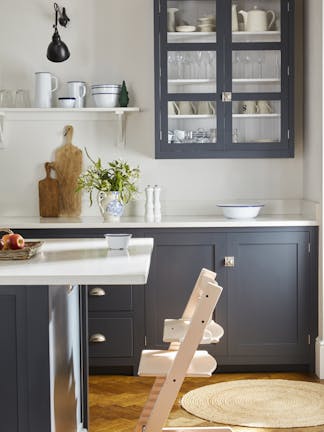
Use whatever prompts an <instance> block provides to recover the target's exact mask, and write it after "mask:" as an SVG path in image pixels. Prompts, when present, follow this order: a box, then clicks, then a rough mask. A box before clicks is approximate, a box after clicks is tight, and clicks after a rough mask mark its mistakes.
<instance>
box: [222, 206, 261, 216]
mask: <svg viewBox="0 0 324 432" xmlns="http://www.w3.org/2000/svg"><path fill="white" fill-rule="evenodd" d="M217 207H220V208H221V209H222V211H223V215H224V216H225V217H226V218H229V219H251V218H255V217H257V216H258V214H259V211H260V210H261V208H262V207H264V204H218V205H217Z"/></svg>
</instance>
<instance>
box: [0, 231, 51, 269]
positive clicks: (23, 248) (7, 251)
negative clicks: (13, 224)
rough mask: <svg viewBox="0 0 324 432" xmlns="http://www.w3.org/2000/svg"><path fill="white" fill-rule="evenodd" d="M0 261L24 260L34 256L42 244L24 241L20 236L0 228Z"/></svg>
mask: <svg viewBox="0 0 324 432" xmlns="http://www.w3.org/2000/svg"><path fill="white" fill-rule="evenodd" d="M2 233H5V234H3V235H2V237H1V238H0V261H1V260H25V259H29V258H31V257H32V256H34V255H36V254H37V252H38V251H39V250H40V248H41V246H42V245H43V243H44V242H41V241H26V240H25V239H24V237H23V236H22V235H21V234H18V233H15V232H13V231H12V230H11V229H9V228H0V235H1V234H2Z"/></svg>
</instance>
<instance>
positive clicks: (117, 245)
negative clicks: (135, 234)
mask: <svg viewBox="0 0 324 432" xmlns="http://www.w3.org/2000/svg"><path fill="white" fill-rule="evenodd" d="M131 237H132V234H105V238H106V239H107V242H108V249H112V250H125V249H127V248H128V245H129V240H130V239H131Z"/></svg>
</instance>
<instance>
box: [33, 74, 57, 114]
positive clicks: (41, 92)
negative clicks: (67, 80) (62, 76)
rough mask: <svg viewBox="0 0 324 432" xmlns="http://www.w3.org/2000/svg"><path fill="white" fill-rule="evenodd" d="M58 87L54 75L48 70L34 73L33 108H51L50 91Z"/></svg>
mask: <svg viewBox="0 0 324 432" xmlns="http://www.w3.org/2000/svg"><path fill="white" fill-rule="evenodd" d="M57 88H58V80H57V78H56V76H54V75H52V74H51V73H49V72H36V73H35V101H34V106H35V108H51V107H52V93H53V92H54V91H55V90H57Z"/></svg>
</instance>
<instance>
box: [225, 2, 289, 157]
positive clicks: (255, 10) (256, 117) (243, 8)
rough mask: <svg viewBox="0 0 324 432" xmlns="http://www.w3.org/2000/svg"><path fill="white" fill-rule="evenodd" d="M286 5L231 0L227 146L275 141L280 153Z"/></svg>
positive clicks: (284, 132) (284, 128)
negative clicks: (229, 103)
mask: <svg viewBox="0 0 324 432" xmlns="http://www.w3.org/2000/svg"><path fill="white" fill-rule="evenodd" d="M287 5H288V7H289V3H287V2H284V1H282V0H256V1H254V2H251V1H249V0H236V1H232V4H231V11H230V13H231V22H232V25H231V29H230V30H229V32H231V33H232V44H231V45H232V47H231V59H228V61H230V60H231V64H229V63H227V66H228V68H231V71H232V73H231V82H229V80H228V79H227V82H226V86H229V87H231V89H232V103H231V113H229V112H228V111H227V113H228V114H229V116H228V117H229V118H230V123H231V125H230V126H229V124H228V123H227V127H228V129H230V131H231V133H228V134H227V137H228V140H231V143H228V148H230V149H234V148H235V147H236V148H238V149H240V150H242V151H243V150H249V151H253V146H254V148H255V151H256V153H257V152H258V151H259V150H260V149H261V151H262V150H265V151H266V152H267V151H269V150H270V147H271V148H272V150H274V149H276V147H277V149H278V152H279V153H280V146H282V148H283V150H286V149H287V147H288V144H287V142H288V140H289V135H288V134H289V130H288V116H287V113H288V110H289V106H288V99H289V98H288V89H289V86H288V76H289V63H288V61H289V56H288V53H287V52H286V48H285V47H286V44H284V43H283V41H284V40H286V42H287V40H288V26H286V27H285V28H282V26H281V21H282V18H283V20H284V22H285V23H289V20H288V8H287ZM228 12H229V11H228ZM229 87H228V88H229ZM227 110H229V107H228V108H227ZM283 112H284V113H285V116H282V113H283ZM269 154H270V152H269Z"/></svg>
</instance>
